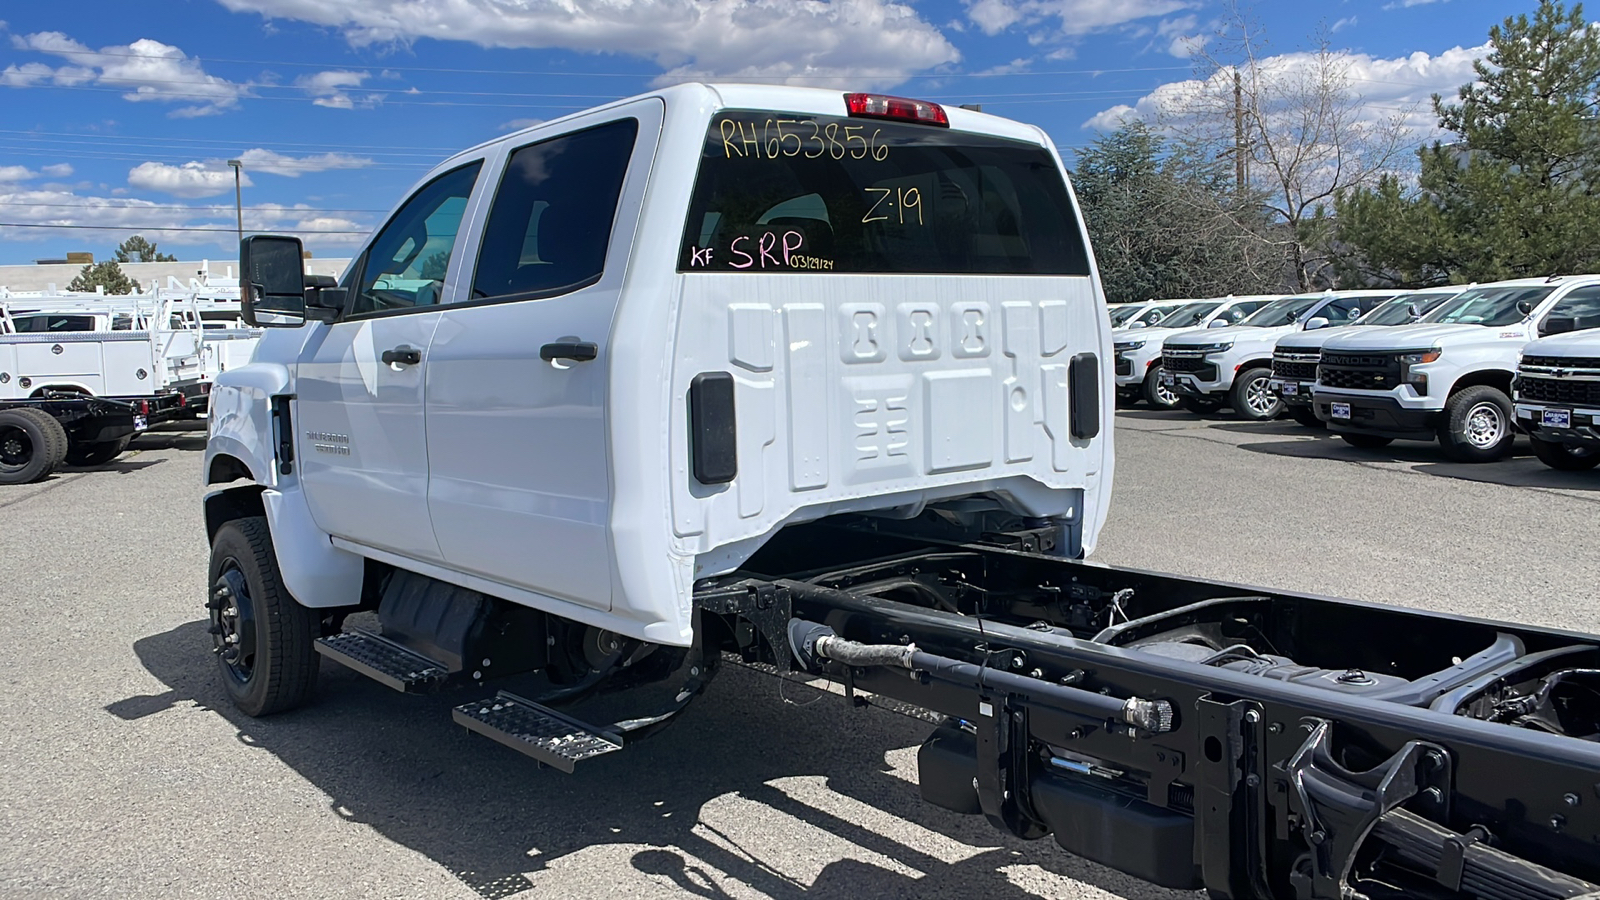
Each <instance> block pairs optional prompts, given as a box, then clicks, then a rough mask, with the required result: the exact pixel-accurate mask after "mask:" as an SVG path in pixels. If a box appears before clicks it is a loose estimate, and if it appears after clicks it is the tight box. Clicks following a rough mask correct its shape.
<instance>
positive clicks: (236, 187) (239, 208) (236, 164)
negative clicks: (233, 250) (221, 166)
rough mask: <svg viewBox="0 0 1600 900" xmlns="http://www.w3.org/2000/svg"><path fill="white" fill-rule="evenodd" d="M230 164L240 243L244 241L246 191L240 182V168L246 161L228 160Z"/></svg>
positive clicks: (234, 209)
mask: <svg viewBox="0 0 1600 900" xmlns="http://www.w3.org/2000/svg"><path fill="white" fill-rule="evenodd" d="M228 165H230V166H233V211H234V214H235V215H237V216H238V217H239V243H241V244H242V243H244V192H243V190H242V189H241V187H240V184H239V170H240V169H242V168H244V163H243V162H242V161H240V160H237V159H230V160H228Z"/></svg>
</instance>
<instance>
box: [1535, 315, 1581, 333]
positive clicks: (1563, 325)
mask: <svg viewBox="0 0 1600 900" xmlns="http://www.w3.org/2000/svg"><path fill="white" fill-rule="evenodd" d="M1577 330H1578V320H1577V319H1575V318H1572V317H1570V316H1562V317H1560V318H1557V317H1555V316H1547V317H1545V320H1544V324H1543V325H1540V326H1539V333H1540V334H1542V335H1544V334H1566V333H1567V332H1569V331H1577Z"/></svg>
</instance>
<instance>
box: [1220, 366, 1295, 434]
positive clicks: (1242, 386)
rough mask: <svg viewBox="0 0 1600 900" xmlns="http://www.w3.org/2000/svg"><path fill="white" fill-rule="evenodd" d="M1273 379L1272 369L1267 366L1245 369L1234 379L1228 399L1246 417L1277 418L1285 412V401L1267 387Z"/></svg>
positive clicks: (1237, 411)
mask: <svg viewBox="0 0 1600 900" xmlns="http://www.w3.org/2000/svg"><path fill="white" fill-rule="evenodd" d="M1271 380H1272V370H1271V369H1268V368H1265V367H1257V368H1254V369H1245V370H1244V371H1243V372H1240V373H1239V375H1238V377H1236V378H1234V379H1233V387H1232V388H1231V389H1229V391H1228V400H1229V402H1230V403H1231V404H1232V405H1233V411H1234V412H1236V413H1238V414H1239V415H1241V416H1244V417H1245V418H1246V419H1253V420H1255V421H1257V422H1265V421H1266V420H1268V419H1276V418H1277V417H1278V413H1281V412H1283V401H1282V400H1279V399H1278V398H1277V397H1275V396H1273V393H1272V391H1271V390H1269V389H1268V388H1267V382H1269V381H1271Z"/></svg>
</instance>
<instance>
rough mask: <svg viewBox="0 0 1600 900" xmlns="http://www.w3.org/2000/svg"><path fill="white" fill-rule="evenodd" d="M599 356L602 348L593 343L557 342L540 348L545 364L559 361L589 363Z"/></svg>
mask: <svg viewBox="0 0 1600 900" xmlns="http://www.w3.org/2000/svg"><path fill="white" fill-rule="evenodd" d="M599 355H600V348H599V347H598V346H596V345H595V343H594V342H593V341H557V342H555V343H553V344H545V345H544V346H543V347H540V348H539V358H540V359H542V360H544V361H545V362H550V361H552V360H557V359H570V360H572V361H573V362H588V361H589V360H591V359H594V358H595V357H596V356H599Z"/></svg>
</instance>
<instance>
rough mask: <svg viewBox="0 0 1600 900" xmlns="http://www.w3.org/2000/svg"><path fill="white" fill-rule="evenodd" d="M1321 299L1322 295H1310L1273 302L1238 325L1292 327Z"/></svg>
mask: <svg viewBox="0 0 1600 900" xmlns="http://www.w3.org/2000/svg"><path fill="white" fill-rule="evenodd" d="M1322 299H1323V295H1322V294H1311V295H1309V296H1305V297H1284V298H1283V299H1282V300H1274V301H1272V302H1271V303H1268V304H1267V305H1266V306H1263V307H1261V308H1260V309H1258V310H1256V312H1255V315H1253V316H1251V317H1250V318H1248V319H1245V320H1244V321H1243V322H1240V323H1239V324H1240V325H1254V326H1257V327H1260V328H1277V327H1279V326H1282V325H1292V324H1294V323H1295V322H1297V321H1299V319H1300V316H1301V314H1302V313H1304V312H1305V311H1306V310H1308V309H1310V308H1311V307H1313V306H1315V305H1316V304H1317V303H1318V302H1319V301H1321V300H1322Z"/></svg>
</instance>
